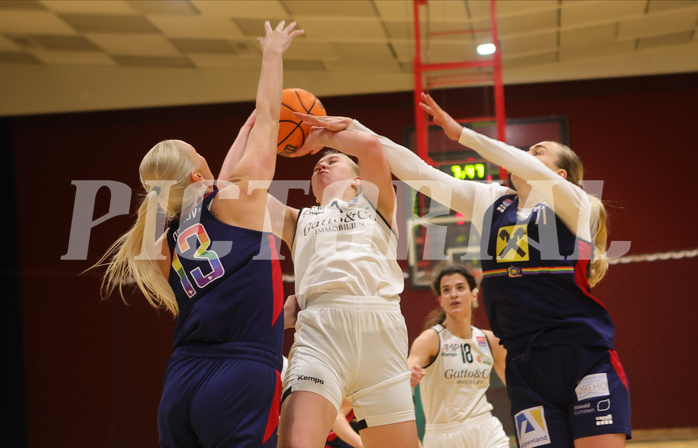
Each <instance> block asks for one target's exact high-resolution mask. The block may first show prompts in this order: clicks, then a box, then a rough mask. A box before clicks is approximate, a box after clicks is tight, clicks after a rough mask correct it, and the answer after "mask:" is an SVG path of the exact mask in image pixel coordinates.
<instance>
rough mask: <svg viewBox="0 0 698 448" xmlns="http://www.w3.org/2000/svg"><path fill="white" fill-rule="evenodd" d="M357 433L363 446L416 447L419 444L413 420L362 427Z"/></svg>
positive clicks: (378, 447) (379, 447)
mask: <svg viewBox="0 0 698 448" xmlns="http://www.w3.org/2000/svg"><path fill="white" fill-rule="evenodd" d="M359 435H360V436H361V441H362V442H363V444H364V447H365V448H384V447H386V446H399V447H401V448H403V447H404V448H417V447H418V446H419V436H418V435H417V425H416V423H415V421H414V420H410V421H406V422H400V423H391V424H389V425H382V426H373V427H368V428H364V429H362V430H361V431H359Z"/></svg>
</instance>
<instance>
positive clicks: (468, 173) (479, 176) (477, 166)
mask: <svg viewBox="0 0 698 448" xmlns="http://www.w3.org/2000/svg"><path fill="white" fill-rule="evenodd" d="M439 169H440V170H441V171H444V172H446V173H448V174H450V175H452V176H453V177H455V178H456V179H461V180H487V174H488V172H487V171H488V169H487V164H485V163H455V164H453V163H449V164H444V165H439Z"/></svg>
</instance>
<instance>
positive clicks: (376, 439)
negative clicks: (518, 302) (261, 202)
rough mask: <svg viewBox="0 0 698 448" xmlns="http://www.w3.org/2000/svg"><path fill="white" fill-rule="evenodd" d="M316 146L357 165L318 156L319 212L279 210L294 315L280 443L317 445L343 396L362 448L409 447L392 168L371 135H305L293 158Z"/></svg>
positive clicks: (410, 412)
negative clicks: (292, 279)
mask: <svg viewBox="0 0 698 448" xmlns="http://www.w3.org/2000/svg"><path fill="white" fill-rule="evenodd" d="M323 147H331V148H336V149H338V150H340V151H342V152H343V153H346V154H349V155H351V156H355V157H357V158H358V165H357V164H356V163H354V162H353V160H352V159H350V158H349V157H347V156H346V155H345V154H343V153H340V152H335V153H328V154H326V155H324V156H323V157H322V158H321V159H320V161H318V163H317V164H316V165H315V169H314V172H313V176H312V179H311V185H312V189H313V194H314V195H315V197H316V199H317V202H318V204H319V205H317V206H315V207H311V208H305V209H301V210H297V209H294V208H292V207H285V209H284V212H283V222H284V227H283V237H284V240H285V241H286V242H287V243H288V244H289V246H291V247H292V254H293V259H294V265H295V276H296V297H297V301H298V305H299V306H300V312H299V313H298V316H297V322H296V332H295V341H294V344H293V346H292V348H291V352H290V354H289V366H288V371H287V374H286V377H285V379H284V386H283V399H282V400H283V404H282V407H281V421H280V423H279V445H278V446H279V447H284V448H287V447H303V448H307V447H310V448H313V447H317V448H321V447H324V446H325V441H326V438H327V434H328V433H329V431H330V428H331V426H332V424H333V423H334V422H335V418H336V416H337V411H338V409H339V407H340V405H341V403H342V400H343V399H344V398H347V399H348V400H349V401H350V402H351V403H352V406H353V408H354V412H355V414H356V417H357V419H358V421H359V428H360V431H359V434H360V435H361V439H362V441H363V444H364V446H365V447H366V448H378V447H385V446H399V447H407V448H416V447H417V446H418V444H419V440H418V437H417V427H416V424H415V415H414V404H413V402H412V394H411V390H410V372H409V369H408V368H407V327H406V326H405V320H404V318H403V316H402V313H401V311H400V298H399V294H400V293H401V292H402V290H403V286H404V280H403V277H402V271H401V269H400V267H399V266H398V264H397V259H396V250H397V235H396V233H395V231H394V228H395V227H394V219H395V207H396V205H395V191H394V190H393V186H392V178H391V174H390V167H389V166H388V164H387V162H386V161H385V159H384V158H383V154H382V150H381V144H380V142H379V141H378V140H377V139H376V138H375V137H374V136H371V135H368V134H365V133H359V132H353V131H340V132H332V131H329V130H326V129H319V128H317V129H313V130H312V131H311V134H310V136H309V137H308V139H307V140H306V144H305V145H304V146H303V148H300V149H299V150H298V152H297V154H296V156H300V155H304V154H307V153H309V152H312V153H316V152H317V151H319V150H320V149H322V148H323ZM359 170H360V172H361V176H359Z"/></svg>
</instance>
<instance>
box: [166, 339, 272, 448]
mask: <svg viewBox="0 0 698 448" xmlns="http://www.w3.org/2000/svg"><path fill="white" fill-rule="evenodd" d="M254 352H257V353H254ZM241 354H242V356H240V355H241ZM241 354H240V353H238V354H237V355H232V354H230V353H215V352H214V353H212V352H208V351H206V350H205V349H191V348H189V347H184V348H178V349H176V350H175V353H174V354H173V355H172V358H171V359H170V361H169V363H168V365H167V370H166V372H165V384H164V388H163V392H162V399H161V400H160V408H159V410H158V432H159V434H160V446H161V447H164V448H174V447H176V448H185V447H197V448H198V447H206V448H208V447H211V448H212V447H245V448H252V447H254V448H259V447H265V448H267V447H269V448H272V447H275V446H276V430H277V426H278V422H279V406H280V400H281V377H280V374H279V371H278V370H277V367H276V364H277V359H276V356H275V355H273V354H271V353H264V352H263V351H261V350H254V349H249V350H242V353H241ZM231 356H235V357H231ZM278 362H279V367H280V362H281V355H278Z"/></svg>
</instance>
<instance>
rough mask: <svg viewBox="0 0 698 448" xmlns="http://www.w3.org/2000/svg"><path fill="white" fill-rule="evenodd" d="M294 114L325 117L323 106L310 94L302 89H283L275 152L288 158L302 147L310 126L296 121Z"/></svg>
mask: <svg viewBox="0 0 698 448" xmlns="http://www.w3.org/2000/svg"><path fill="white" fill-rule="evenodd" d="M294 112H300V113H302V114H310V115H317V116H325V115H327V112H325V106H323V105H322V103H321V102H320V100H319V99H317V97H316V96H315V95H313V94H312V93H310V92H308V91H306V90H303V89H284V91H283V95H282V97H281V116H280V117H279V139H278V140H277V142H278V143H277V145H276V152H278V153H279V154H281V155H282V156H284V157H288V156H290V155H291V154H293V152H294V151H295V150H296V149H298V148H300V147H301V146H303V143H305V138H306V137H307V136H308V132H309V131H310V126H309V125H308V124H305V123H303V122H302V121H299V120H296V117H294V116H293V113H294Z"/></svg>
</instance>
